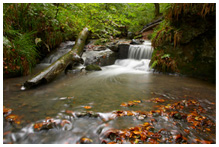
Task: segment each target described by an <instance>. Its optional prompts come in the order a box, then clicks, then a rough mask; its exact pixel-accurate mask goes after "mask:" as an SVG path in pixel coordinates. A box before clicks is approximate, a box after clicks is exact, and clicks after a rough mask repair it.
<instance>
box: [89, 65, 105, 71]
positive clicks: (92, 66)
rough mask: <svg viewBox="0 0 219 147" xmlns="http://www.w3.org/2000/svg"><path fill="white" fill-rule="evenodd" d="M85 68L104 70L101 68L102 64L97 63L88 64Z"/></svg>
mask: <svg viewBox="0 0 219 147" xmlns="http://www.w3.org/2000/svg"><path fill="white" fill-rule="evenodd" d="M85 69H86V70H88V71H93V70H95V71H99V70H102V69H101V68H100V66H98V65H95V64H91V65H87V66H86V68H85Z"/></svg>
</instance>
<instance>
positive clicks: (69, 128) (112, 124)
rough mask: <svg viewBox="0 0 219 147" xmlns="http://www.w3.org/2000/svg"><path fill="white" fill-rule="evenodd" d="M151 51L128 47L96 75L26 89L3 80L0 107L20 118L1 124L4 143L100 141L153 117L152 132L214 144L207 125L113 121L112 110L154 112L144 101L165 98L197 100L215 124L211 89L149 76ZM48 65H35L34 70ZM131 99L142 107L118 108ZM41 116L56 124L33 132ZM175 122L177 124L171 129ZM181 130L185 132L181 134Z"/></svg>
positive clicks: (15, 81) (160, 119)
mask: <svg viewBox="0 0 219 147" xmlns="http://www.w3.org/2000/svg"><path fill="white" fill-rule="evenodd" d="M134 48H136V53H134V52H135V51H134V50H133V49H134ZM139 48H140V49H139ZM141 49H143V50H144V51H141ZM151 50H152V49H151V48H150V47H148V45H147V47H145V46H143V47H142V48H141V47H139V46H136V45H134V46H131V47H130V50H129V53H130V54H129V59H124V60H117V61H116V62H115V64H114V65H110V66H105V67H102V71H97V72H89V73H84V72H81V73H78V74H67V75H64V73H63V74H62V75H60V76H59V77H57V79H56V80H54V81H53V82H51V83H48V84H46V85H43V86H40V87H37V88H35V89H30V90H26V91H21V90H20V86H21V85H20V84H21V83H24V82H25V80H27V79H28V77H19V78H11V79H4V81H3V84H4V85H3V94H4V99H3V104H4V106H5V107H7V108H11V109H12V110H13V111H12V113H13V114H15V115H18V116H19V118H20V122H19V123H18V124H16V123H10V122H8V121H6V120H5V119H4V120H3V133H4V135H3V141H4V143H79V142H80V140H81V138H90V139H92V143H102V142H103V139H105V140H107V138H106V136H105V132H107V131H108V130H110V129H127V128H130V127H134V126H137V125H139V124H143V123H145V122H147V121H151V119H153V118H154V119H156V124H155V130H159V129H161V128H165V129H167V130H169V131H170V134H174V132H176V131H178V132H180V133H181V134H183V135H185V136H186V137H187V138H188V141H187V142H188V143H194V140H195V139H197V138H198V139H200V140H210V141H212V143H215V142H216V137H215V127H211V132H210V133H209V132H200V131H197V130H195V129H190V128H189V126H190V123H188V122H186V121H184V120H176V119H174V118H169V119H168V118H167V117H166V116H156V117H155V116H154V117H152V118H150V117H144V118H141V116H124V117H115V112H118V110H124V111H147V112H149V111H151V110H155V109H156V106H157V105H161V104H158V103H152V102H147V100H149V99H151V98H155V97H160V98H162V99H164V100H165V102H164V103H162V105H168V104H169V103H170V104H171V103H174V102H178V101H182V100H190V99H193V100H197V101H198V102H199V103H200V105H201V106H202V107H203V108H204V110H205V111H206V113H204V116H205V117H206V118H207V119H209V120H211V121H212V122H213V123H216V122H215V121H216V119H215V118H216V106H215V98H216V89H215V85H213V84H210V83H207V82H204V81H200V80H197V79H193V78H188V77H180V76H175V75H164V74H155V73H153V72H152V71H151V70H150V68H149V67H148V64H149V62H150V60H149V58H150V56H151V53H152V51H151ZM133 54H135V56H134V55H133ZM142 54H145V56H143V55H142ZM147 58H148V59H147ZM136 59H138V60H136ZM48 65H49V64H48V63H47V64H40V65H39V66H38V67H37V68H42V67H46V66H48ZM37 68H36V70H38V69H37ZM133 100H141V101H142V103H140V104H139V105H136V106H133V107H121V106H120V105H121V103H124V102H128V101H133ZM85 106H91V109H89V110H87V109H85V108H84V107H85ZM89 111H91V112H89ZM189 111H190V109H187V108H185V109H183V110H180V112H183V113H189ZM47 117H50V118H53V119H54V120H53V121H55V123H56V124H58V125H54V126H53V127H50V128H51V129H48V128H47V129H43V130H37V129H36V128H35V129H34V127H35V126H34V124H36V123H38V122H43V121H45V118H47ZM63 120H66V122H67V123H63V122H65V121H63ZM47 121H48V120H47ZM175 122H177V123H178V125H173V123H175ZM185 128H187V129H189V130H190V134H187V135H186V134H185V132H183V130H184V129H185ZM172 130H173V131H172ZM127 143H128V142H127ZM168 143H171V142H168ZM173 143H174V142H173Z"/></svg>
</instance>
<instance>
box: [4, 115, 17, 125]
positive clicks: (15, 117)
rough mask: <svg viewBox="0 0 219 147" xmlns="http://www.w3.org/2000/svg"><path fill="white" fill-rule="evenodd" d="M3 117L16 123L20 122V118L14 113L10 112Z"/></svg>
mask: <svg viewBox="0 0 219 147" xmlns="http://www.w3.org/2000/svg"><path fill="white" fill-rule="evenodd" d="M5 119H6V120H7V121H11V122H14V123H16V124H20V119H19V117H18V116H17V115H15V114H10V115H8V116H6V117H5Z"/></svg>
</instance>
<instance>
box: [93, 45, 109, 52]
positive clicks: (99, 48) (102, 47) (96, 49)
mask: <svg viewBox="0 0 219 147" xmlns="http://www.w3.org/2000/svg"><path fill="white" fill-rule="evenodd" d="M106 49H107V47H106V46H96V47H94V48H93V50H94V51H102V50H106Z"/></svg>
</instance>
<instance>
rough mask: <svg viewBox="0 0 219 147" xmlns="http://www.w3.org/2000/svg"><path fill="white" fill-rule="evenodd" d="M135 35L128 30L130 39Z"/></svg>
mask: <svg viewBox="0 0 219 147" xmlns="http://www.w3.org/2000/svg"><path fill="white" fill-rule="evenodd" d="M134 36H135V34H134V33H133V32H128V34H127V37H128V38H129V39H132V38H133V37H134Z"/></svg>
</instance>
